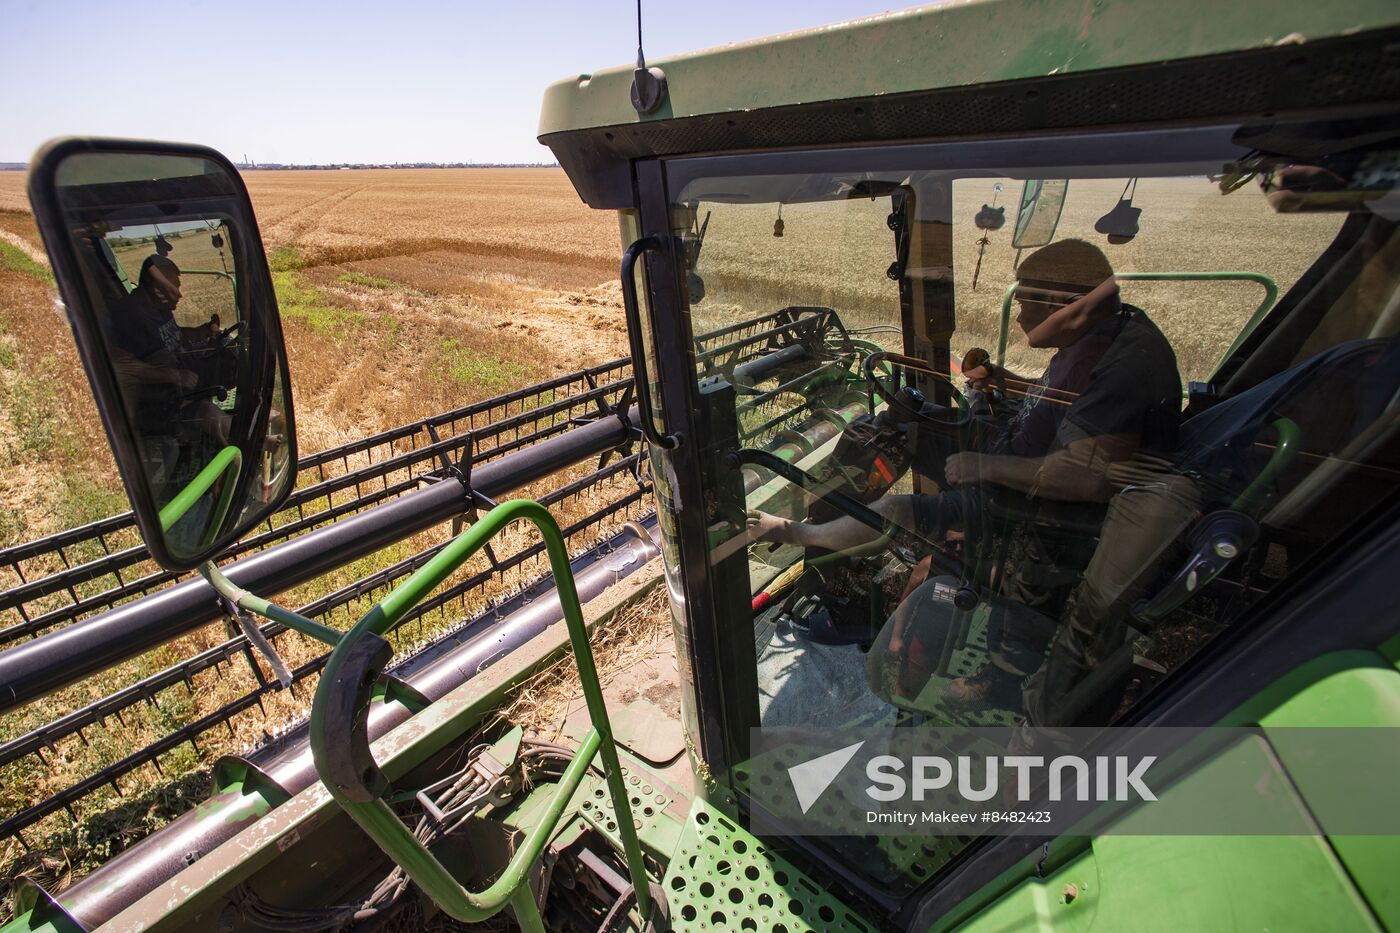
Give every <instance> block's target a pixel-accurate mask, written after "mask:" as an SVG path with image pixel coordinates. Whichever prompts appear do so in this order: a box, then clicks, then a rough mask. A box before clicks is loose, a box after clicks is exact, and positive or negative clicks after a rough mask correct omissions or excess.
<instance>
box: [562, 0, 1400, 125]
mask: <svg viewBox="0 0 1400 933" xmlns="http://www.w3.org/2000/svg"><path fill="white" fill-rule="evenodd" d="M1397 24H1400V4H1397V3H1395V2H1393V0H1336V2H1330V3H1293V4H1288V5H1286V6H1284V5H1279V4H1274V3H1265V2H1259V0H1253V2H1244V3H1234V4H1221V3H1215V2H1213V0H1177V2H1173V3H1161V2H1159V0H1113V2H1107V0H975V2H963V3H959V2H949V3H943V4H938V5H934V6H925V7H919V8H916V9H913V10H907V11H904V12H899V13H887V14H883V15H881V16H874V17H869V18H866V19H859V20H852V21H851V22H848V23H841V24H837V25H832V26H823V27H819V28H816V29H808V30H804V31H802V32H793V33H787V34H784V35H780V36H773V37H770V38H766V39H759V40H755V41H752V42H741V43H735V44H733V45H727V46H723V47H720V48H714V49H707V50H704V51H699V52H692V53H689V54H686V55H679V56H675V57H672V58H666V59H658V60H655V61H651V62H648V64H650V65H658V66H660V67H661V68H663V69H664V70H665V71H666V75H667V79H668V83H669V96H668V98H667V100H666V102H665V103H664V104H663V105H662V107H661V108H660V109H659V110H658V111H657V112H655V113H654V114H651V115H650V116H648V117H639V116H638V115H637V113H636V112H635V111H634V110H633V109H632V107H631V104H630V99H629V89H630V88H631V83H632V67H631V66H630V65H629V66H626V67H620V68H610V69H607V70H604V71H598V72H594V73H593V74H590V75H577V76H573V77H569V78H566V79H564V80H561V81H558V82H556V83H554V84H552V85H550V87H549V88H548V89H547V90H546V91H545V96H544V104H543V107H542V110H541V114H540V125H539V135H540V136H548V135H549V134H551V133H559V132H565V131H568V130H579V129H587V128H591V127H603V126H618V125H627V124H633V123H639V122H646V121H653V120H666V119H671V118H673V117H688V116H696V115H700V114H713V113H728V112H734V111H743V110H752V109H757V108H766V107H781V106H792V105H797V104H807V103H813V102H818V101H831V100H845V99H847V98H853V97H867V96H871V95H878V94H897V93H902V92H906V91H920V90H928V89H931V88H946V87H962V86H967V85H973V84H981V83H988V82H995V81H1009V80H1015V79H1018V78H1031V77H1041V76H1045V75H1062V74H1075V73H1080V72H1086V71H1093V70H1096V69H1103V68H1117V67H1124V66H1131V65H1143V64H1150V63H1153V62H1163V61H1172V60H1176V59H1184V58H1194V57H1199V56H1206V55H1218V54H1223V53H1227V52H1234V51H1240V50H1244V49H1252V48H1262V47H1268V46H1272V45H1277V44H1280V43H1291V42H1303V43H1306V42H1307V41H1308V40H1314V39H1320V38H1325V37H1332V36H1340V35H1345V34H1349V33H1354V32H1360V31H1365V30H1370V29H1379V28H1384V27H1387V26H1394V25H1397Z"/></svg>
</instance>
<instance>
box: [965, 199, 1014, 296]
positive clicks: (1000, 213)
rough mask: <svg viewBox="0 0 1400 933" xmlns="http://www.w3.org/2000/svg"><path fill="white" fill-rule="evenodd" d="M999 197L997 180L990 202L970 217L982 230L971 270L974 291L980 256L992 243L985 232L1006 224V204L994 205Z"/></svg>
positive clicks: (980, 267) (980, 260) (979, 272)
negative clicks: (975, 260) (974, 264)
mask: <svg viewBox="0 0 1400 933" xmlns="http://www.w3.org/2000/svg"><path fill="white" fill-rule="evenodd" d="M999 197H1001V183H1000V182H997V183H996V184H995V185H993V186H992V203H991V204H983V205H982V209H981V210H980V211H978V212H977V216H976V217H974V218H972V222H973V223H974V224H976V225H977V229H979V230H981V231H983V232H982V236H981V238H980V239H979V240H978V241H977V267H976V268H975V269H973V270H972V290H973V291H974V292H975V291H977V278H978V276H980V275H981V274H982V256H983V255H984V254H985V253H986V252H987V247H988V246H991V245H992V240H991V238H990V237H988V236H987V234H988V233H990V232H991V231H993V230H1000V229H1001V228H1002V227H1004V226H1006V206H1005V205H1003V206H1001V207H997V206H996V203H997V198H999Z"/></svg>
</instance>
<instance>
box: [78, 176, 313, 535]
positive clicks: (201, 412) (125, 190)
mask: <svg viewBox="0 0 1400 933" xmlns="http://www.w3.org/2000/svg"><path fill="white" fill-rule="evenodd" d="M56 181H57V189H56V190H57V193H58V196H59V205H60V207H61V209H62V211H63V214H64V218H65V226H66V229H67V231H68V235H69V236H70V238H71V243H72V245H73V247H74V250H73V251H74V254H75V255H76V258H77V261H78V262H79V264H80V267H81V270H80V271H81V273H82V277H83V280H84V282H85V283H86V289H85V292H86V298H87V300H86V301H84V302H80V303H78V306H76V307H70V313H72V314H74V315H75V316H82V317H85V318H86V323H87V326H86V333H87V335H88V336H87V338H86V339H87V341H88V344H87V350H86V352H87V354H88V358H89V365H90V366H93V367H95V368H97V369H99V370H101V369H105V370H106V373H107V375H108V376H109V377H110V381H109V382H107V383H106V385H108V386H111V387H112V388H114V389H115V393H116V397H115V398H113V397H111V395H110V390H105V389H103V388H102V386H103V383H102V381H101V380H99V381H98V382H96V383H95V384H94V385H95V388H97V389H98V397H99V401H100V403H101V404H102V405H103V407H104V409H105V412H104V417H105V418H106V420H107V422H108V427H109V432H111V433H112V436H113V438H112V439H113V442H114V444H115V445H116V447H117V452H118V463H119V465H121V466H122V468H123V478H124V480H125V481H126V483H127V486H128V489H129V490H131V489H133V487H135V488H136V489H139V490H141V491H142V492H143V493H144V496H138V495H136V494H133V503H134V504H135V505H136V506H137V508H138V510H141V509H143V508H145V509H149V510H150V511H151V513H158V516H156V515H154V514H152V515H151V517H150V522H149V523H150V524H151V525H154V526H156V527H157V528H158V530H159V532H160V534H161V538H162V541H163V544H164V547H165V549H166V551H167V552H168V553H169V554H170V555H172V556H173V557H175V558H176V559H177V560H184V559H187V558H189V557H192V556H194V555H199V554H202V553H205V552H207V551H208V550H209V549H210V548H211V547H212V546H214V545H215V543H216V542H218V541H220V540H222V539H224V538H226V537H227V533H228V532H229V531H230V530H231V529H233V528H234V527H235V526H237V525H238V524H239V522H240V520H241V519H242V518H243V517H244V516H248V515H251V514H253V513H256V512H258V511H259V509H260V508H262V507H265V506H266V504H267V503H269V502H272V501H273V500H275V499H276V497H277V496H278V495H279V494H280V492H281V491H282V488H283V487H284V486H285V485H286V484H287V483H288V482H290V479H291V474H292V471H291V470H290V469H289V464H290V459H291V456H292V455H291V450H292V445H291V444H289V443H288V442H287V433H288V432H287V425H286V423H285V421H286V418H285V413H286V412H287V410H288V405H287V401H286V397H285V389H284V387H283V385H282V380H281V368H282V363H281V359H280V352H281V351H280V346H281V335H280V331H279V329H278V328H277V327H276V324H275V320H276V319H275V315H273V313H272V310H271V309H270V308H267V309H263V308H261V307H260V306H259V305H260V303H265V301H263V300H262V299H261V298H260V297H258V296H255V295H254V294H253V293H252V292H253V290H252V289H251V288H250V287H249V286H248V282H249V279H248V277H247V276H246V275H240V270H245V269H246V268H247V265H248V262H249V257H248V256H246V255H240V250H241V249H243V248H244V246H245V245H246V244H247V242H248V240H247V239H246V235H247V232H248V231H247V230H246V229H242V227H241V224H242V222H241V221H240V220H238V219H237V218H238V217H239V216H241V215H240V214H239V207H238V205H239V203H240V202H239V199H238V197H237V195H238V191H239V189H238V188H237V187H236V186H235V182H234V180H233V179H232V178H231V177H230V176H229V175H228V174H226V173H225V172H224V170H223V169H222V168H221V167H220V166H218V165H216V164H214V163H212V162H209V161H207V160H203V159H198V158H188V157H176V156H162V155H157V154H150V155H147V154H141V153H102V152H92V153H77V154H74V155H70V156H68V157H66V158H65V160H64V161H63V162H62V163H61V164H60V166H59V168H58V171H57V175H56ZM254 242H256V240H254ZM143 500H144V501H143Z"/></svg>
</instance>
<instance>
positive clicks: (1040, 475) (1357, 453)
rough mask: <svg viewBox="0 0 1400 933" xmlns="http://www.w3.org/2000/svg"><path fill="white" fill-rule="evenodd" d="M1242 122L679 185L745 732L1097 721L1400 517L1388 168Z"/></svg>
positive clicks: (943, 855)
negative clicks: (747, 697)
mask: <svg viewBox="0 0 1400 933" xmlns="http://www.w3.org/2000/svg"><path fill="white" fill-rule="evenodd" d="M1250 129H1251V132H1250V133H1249V134H1248V135H1249V138H1250V139H1251V140H1253V142H1252V144H1251V145H1248V146H1246V145H1243V144H1241V143H1239V142H1236V140H1237V139H1239V138H1241V137H1240V136H1239V135H1237V134H1239V133H1241V132H1243V130H1240V129H1238V128H1229V127H1225V128H1216V129H1210V130H1199V131H1192V132H1189V133H1188V132H1182V133H1181V134H1178V135H1177V136H1174V137H1173V136H1165V135H1158V136H1156V137H1153V138H1146V137H1144V138H1142V139H1140V140H1136V141H1135V140H1133V139H1132V138H1127V137H1121V136H1119V137H1114V138H1112V139H1111V140H1108V139H1102V138H1089V137H1086V138H1084V139H1080V140H1075V139H1069V138H1059V139H1056V140H1053V141H1049V140H1045V141H1028V142H1025V143H997V144H987V145H964V146H927V147H903V148H898V149H867V150H862V151H850V152H834V153H821V154H799V155H767V156H743V157H731V158H709V159H693V160H677V161H674V162H673V163H671V165H670V167H669V175H668V181H669V185H670V188H669V190H670V192H671V196H672V199H673V204H672V214H673V218H674V223H673V231H672V232H673V234H674V235H676V236H677V237H680V238H682V242H683V244H684V249H683V252H684V255H685V256H686V258H687V269H686V272H685V279H686V286H687V290H688V298H689V302H688V303H689V315H690V322H689V323H690V329H691V332H692V333H693V335H694V360H693V362H694V365H695V379H696V397H697V399H698V400H699V402H698V404H699V411H698V413H697V417H699V418H700V419H701V421H702V423H703V424H706V425H707V426H709V429H708V430H707V431H706V434H705V436H703V437H701V438H699V439H698V441H697V449H696V450H693V451H692V452H691V456H696V457H699V458H700V461H701V462H702V463H705V464H710V465H711V466H708V467H705V468H702V473H704V475H705V476H706V483H707V488H706V500H705V506H704V507H705V509H706V514H707V518H709V519H710V520H711V522H712V524H711V525H710V548H711V552H710V553H711V566H712V568H713V570H714V573H713V577H714V580H715V581H717V582H715V584H714V585H715V586H716V587H729V588H731V589H733V588H736V587H737V589H738V590H740V592H730V593H724V594H721V597H722V598H721V599H720V603H721V605H723V606H728V607H731V608H735V609H737V611H739V613H740V614H741V615H742V616H743V618H744V621H742V622H739V623H736V628H737V629H739V630H742V631H745V632H746V631H748V625H749V620H750V619H751V623H752V635H753V640H754V654H753V659H752V664H753V665H754V680H755V681H756V694H755V696H754V698H753V700H754V704H755V706H756V710H757V717H758V721H760V722H761V723H762V725H764V726H822V725H827V724H830V725H846V726H849V725H853V724H868V725H908V726H911V727H917V726H918V725H920V724H924V723H934V724H969V725H1016V724H1018V723H1022V722H1029V723H1031V724H1034V725H1036V726H1040V727H1046V728H1051V729H1053V728H1054V727H1057V726H1066V727H1067V726H1072V725H1103V724H1108V723H1111V722H1113V721H1115V720H1116V719H1117V718H1118V717H1120V716H1121V715H1122V714H1123V712H1124V711H1126V710H1127V709H1129V708H1131V707H1132V706H1133V705H1134V704H1135V703H1139V702H1143V701H1145V699H1147V698H1149V697H1150V696H1151V695H1152V694H1153V691H1154V690H1157V689H1159V688H1160V687H1161V685H1162V684H1163V683H1166V682H1169V680H1170V678H1171V676H1172V672H1173V671H1174V670H1175V669H1177V668H1178V667H1179V666H1180V665H1181V663H1182V662H1183V661H1184V660H1185V659H1186V658H1188V657H1190V656H1192V655H1193V654H1195V653H1197V652H1199V651H1201V650H1203V649H1205V648H1207V646H1209V645H1210V644H1211V643H1212V640H1213V639H1215V638H1216V637H1217V636H1218V635H1220V634H1221V633H1222V632H1224V631H1226V630H1228V629H1229V628H1230V627H1231V626H1232V625H1235V624H1239V622H1240V620H1243V619H1246V618H1248V616H1249V614H1250V612H1251V611H1252V609H1253V607H1255V606H1256V605H1257V604H1258V603H1259V601H1260V599H1261V598H1262V597H1263V596H1264V595H1265V594H1267V593H1269V592H1270V591H1272V590H1274V589H1276V588H1278V587H1280V586H1284V585H1286V584H1287V583H1288V582H1289V581H1290V580H1291V579H1293V578H1295V577H1296V576H1298V575H1299V574H1301V573H1302V572H1303V571H1305V570H1307V569H1308V567H1309V566H1310V564H1312V563H1313V562H1315V561H1316V560H1317V559H1318V557H1319V555H1320V554H1322V553H1323V552H1324V551H1326V550H1327V549H1328V547H1329V546H1331V545H1333V544H1334V543H1335V542H1336V541H1337V540H1339V538H1340V537H1341V536H1343V535H1345V534H1346V533H1347V531H1348V529H1350V528H1354V527H1356V526H1357V525H1358V524H1359V523H1363V522H1364V521H1365V520H1366V519H1367V517H1368V516H1371V515H1374V514H1376V512H1377V510H1379V509H1380V508H1382V507H1383V505H1384V504H1385V503H1387V502H1389V501H1392V500H1393V498H1394V495H1395V492H1396V487H1397V484H1396V479H1397V477H1400V471H1397V467H1400V463H1397V462H1396V460H1397V455H1396V446H1397V445H1396V428H1397V418H1396V415H1397V401H1396V400H1397V391H1398V390H1400V351H1397V341H1396V332H1397V329H1400V295H1398V294H1397V290H1396V280H1395V269H1396V268H1397V259H1400V240H1397V237H1396V235H1395V227H1396V222H1397V218H1400V199H1398V198H1397V196H1396V194H1395V191H1394V189H1395V187H1396V177H1397V171H1396V166H1397V165H1400V150H1398V149H1397V148H1396V147H1395V145H1394V144H1393V143H1390V144H1387V143H1380V144H1378V143H1376V141H1375V137H1374V135H1373V136H1372V137H1370V138H1369V139H1368V140H1366V141H1365V145H1358V144H1357V143H1356V142H1355V141H1354V140H1350V139H1347V138H1345V136H1344V131H1341V130H1339V131H1338V133H1339V136H1338V138H1337V139H1335V140H1333V141H1332V143H1331V144H1330V145H1324V146H1318V145H1312V144H1309V145H1308V146H1307V149H1306V151H1307V153H1308V156H1307V157H1306V158H1304V157H1303V156H1301V155H1297V154H1295V150H1301V148H1302V147H1303V145H1304V143H1306V142H1307V140H1308V139H1309V138H1311V139H1312V141H1313V143H1315V142H1316V138H1315V137H1316V132H1315V131H1310V130H1309V129H1306V128H1299V127H1290V126H1278V127H1268V128H1264V131H1263V132H1260V131H1259V128H1250ZM1260 139H1264V140H1266V141H1267V142H1268V145H1267V146H1261V145H1259V144H1258V140H1260ZM1320 152H1321V153H1323V154H1322V155H1319V154H1318V153H1320ZM1044 190H1049V191H1051V192H1053V193H1054V195H1055V196H1056V197H1058V198H1060V199H1061V200H1062V203H1059V204H1055V205H1054V209H1055V216H1054V217H1053V218H1051V219H1052V220H1054V221H1056V222H1055V223H1054V224H1051V223H1049V221H1047V220H1046V217H1045V216H1042V217H1040V218H1037V219H1035V220H1034V224H1035V226H1036V229H1037V231H1038V235H1037V237H1035V238H1028V237H1023V238H1021V239H1022V242H1026V241H1027V240H1031V241H1034V242H1040V241H1045V242H1044V243H1043V245H1037V246H1034V247H1023V248H1017V247H1016V246H1014V245H1013V238H1014V237H1015V234H1016V231H1017V230H1018V229H1022V230H1024V229H1025V228H1026V226H1027V223H1028V222H1029V221H1028V219H1026V218H1018V216H1017V215H1018V212H1019V211H1020V210H1021V209H1023V208H1025V206H1026V205H1028V204H1032V205H1033V204H1034V203H1035V202H1036V194H1037V192H1038V191H1044ZM1042 213H1043V212H1042ZM735 581H738V582H737V583H736V582H735ZM926 841H927V840H926ZM966 841H967V840H966V839H963V840H953V839H949V840H939V841H937V843H936V845H935V846H934V847H933V849H931V850H930V849H929V848H927V847H926V846H924V847H922V848H921V845H919V844H911V845H906V846H904V847H902V848H901V847H898V846H896V847H894V848H891V847H890V846H889V845H888V844H886V843H885V842H880V843H879V845H878V847H877V848H878V849H879V851H873V850H871V851H867V850H861V851H860V852H854V851H852V852H849V853H847V854H848V856H849V858H850V860H851V862H852V864H853V865H855V866H856V867H857V868H858V869H859V870H861V871H863V872H865V873H867V874H868V875H871V876H873V877H875V878H876V879H877V880H879V881H881V882H882V883H886V884H890V885H893V886H895V887H899V886H901V885H904V886H909V885H915V884H918V883H919V882H920V881H921V880H923V879H925V878H927V877H929V876H930V875H931V873H933V872H935V871H937V870H938V868H939V867H941V866H942V865H944V864H945V863H946V862H947V861H948V859H949V858H950V857H951V856H952V854H953V853H954V852H955V851H956V850H957V849H958V848H959V847H960V846H961V845H962V844H963V843H965V842H966ZM875 845H876V843H875V842H874V841H872V842H871V843H870V846H875ZM868 848H869V847H867V849H868Z"/></svg>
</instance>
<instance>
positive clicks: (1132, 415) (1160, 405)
mask: <svg viewBox="0 0 1400 933" xmlns="http://www.w3.org/2000/svg"><path fill="white" fill-rule="evenodd" d="M1115 320H1116V321H1121V322H1122V323H1121V326H1120V328H1119V330H1118V334H1117V336H1116V337H1114V338H1113V341H1112V343H1110V344H1109V346H1108V348H1107V349H1106V350H1105V351H1104V353H1103V355H1102V357H1101V358H1100V359H1099V361H1098V364H1097V365H1096V366H1094V368H1093V372H1092V373H1090V375H1089V385H1088V387H1087V388H1085V390H1084V392H1083V394H1082V395H1080V396H1079V398H1078V399H1076V400H1075V402H1074V404H1073V405H1071V406H1070V408H1069V411H1068V412H1066V414H1065V416H1064V420H1063V422H1062V423H1061V424H1060V427H1059V431H1058V433H1057V434H1056V438H1055V440H1056V445H1057V446H1066V445H1068V444H1071V443H1073V442H1074V441H1078V440H1083V439H1085V438H1091V437H1103V436H1106V435H1115V434H1116V435H1126V436H1129V437H1133V438H1136V439H1137V450H1138V452H1140V453H1147V454H1155V455H1160V456H1165V455H1166V454H1168V453H1169V452H1171V451H1172V450H1173V449H1174V448H1175V447H1176V441H1177V429H1178V428H1179V427H1180V425H1181V373H1180V372H1179V371H1178V370H1177V368H1176V354H1175V353H1174V352H1172V347H1171V344H1170V343H1168V342H1167V338H1166V337H1164V336H1162V332H1161V331H1160V330H1158V329H1157V325H1156V324H1153V323H1152V321H1151V320H1150V319H1149V318H1148V317H1147V315H1146V314H1144V313H1142V311H1140V310H1138V309H1137V308H1134V307H1132V306H1131V305H1124V313H1123V314H1122V315H1120V316H1119V317H1118V318H1116V319H1115ZM1109 323H1114V322H1105V324H1109ZM1100 326H1103V325H1100Z"/></svg>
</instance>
